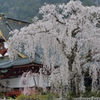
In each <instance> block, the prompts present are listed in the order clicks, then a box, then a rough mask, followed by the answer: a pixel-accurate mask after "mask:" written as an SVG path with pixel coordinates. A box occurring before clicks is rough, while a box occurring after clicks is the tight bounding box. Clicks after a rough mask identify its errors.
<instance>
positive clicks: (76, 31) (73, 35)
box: [71, 27, 81, 38]
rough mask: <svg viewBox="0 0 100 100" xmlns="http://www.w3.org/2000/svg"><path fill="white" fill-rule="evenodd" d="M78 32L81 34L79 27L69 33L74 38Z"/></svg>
mask: <svg viewBox="0 0 100 100" xmlns="http://www.w3.org/2000/svg"><path fill="white" fill-rule="evenodd" d="M78 32H81V30H80V27H77V28H75V29H74V30H72V32H71V33H72V37H73V38H74V37H75V36H76V34H77V33H78Z"/></svg>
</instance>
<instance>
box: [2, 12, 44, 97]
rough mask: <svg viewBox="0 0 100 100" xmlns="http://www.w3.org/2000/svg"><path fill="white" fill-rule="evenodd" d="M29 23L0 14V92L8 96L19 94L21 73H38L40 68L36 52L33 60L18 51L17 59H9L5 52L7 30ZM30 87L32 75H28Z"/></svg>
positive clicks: (33, 84)
mask: <svg viewBox="0 0 100 100" xmlns="http://www.w3.org/2000/svg"><path fill="white" fill-rule="evenodd" d="M29 24H30V23H29V22H25V21H21V20H16V19H12V18H8V17H6V16H4V15H3V14H0V92H1V93H6V95H8V96H14V95H15V96H18V95H19V94H20V92H21V91H20V89H22V88H23V85H22V86H21V85H20V84H19V83H20V80H21V75H22V74H23V73H25V72H27V73H28V72H29V71H31V72H32V73H39V69H40V68H42V66H43V65H42V64H41V63H40V62H39V59H40V58H39V56H38V53H37V54H36V57H35V60H34V61H30V60H29V59H28V58H26V57H25V58H24V57H23V54H21V53H20V55H19V57H18V59H16V60H14V61H11V60H10V59H9V57H8V54H7V47H8V46H7V40H8V38H9V36H10V35H9V32H10V31H12V30H14V29H18V30H20V28H22V27H24V26H28V25H29ZM30 80H31V81H29V82H30V83H29V85H30V87H34V86H35V82H34V79H33V77H30Z"/></svg>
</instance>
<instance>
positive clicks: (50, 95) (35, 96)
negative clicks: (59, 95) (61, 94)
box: [17, 93, 55, 100]
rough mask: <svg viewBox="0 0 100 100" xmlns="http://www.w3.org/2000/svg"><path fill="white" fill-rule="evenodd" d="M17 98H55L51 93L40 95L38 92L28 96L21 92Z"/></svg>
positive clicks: (21, 99) (49, 99)
mask: <svg viewBox="0 0 100 100" xmlns="http://www.w3.org/2000/svg"><path fill="white" fill-rule="evenodd" d="M17 100H55V99H54V96H53V95H52V94H50V93H49V94H46V95H40V94H33V95H30V96H26V95H23V94H21V95H20V96H18V97H17Z"/></svg>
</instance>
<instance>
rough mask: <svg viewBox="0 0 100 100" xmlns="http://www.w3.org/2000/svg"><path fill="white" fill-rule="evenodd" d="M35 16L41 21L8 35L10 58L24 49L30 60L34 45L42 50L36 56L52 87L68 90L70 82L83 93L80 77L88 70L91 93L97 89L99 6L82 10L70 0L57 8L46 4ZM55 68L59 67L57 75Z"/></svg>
mask: <svg viewBox="0 0 100 100" xmlns="http://www.w3.org/2000/svg"><path fill="white" fill-rule="evenodd" d="M39 13H40V14H41V15H42V19H41V20H39V19H38V18H36V17H35V19H34V22H33V23H32V24H30V25H29V26H28V27H24V28H22V29H21V30H20V31H18V30H14V31H12V32H11V34H13V36H12V37H10V38H9V44H10V47H9V48H8V53H9V56H10V58H11V59H14V58H16V56H17V53H16V52H15V51H14V49H16V50H18V51H20V52H22V51H23V50H24V53H25V55H27V56H28V57H29V58H32V59H34V57H35V52H36V46H38V47H40V48H42V50H43V54H42V55H41V54H40V56H41V60H42V63H43V64H44V65H46V66H47V68H48V69H51V81H50V82H51V84H55V85H56V86H55V87H56V88H58V83H60V84H61V83H62V85H63V86H66V85H67V86H68V87H72V86H71V83H73V82H74V83H75V87H76V92H78V91H84V90H85V86H84V77H85V73H86V72H87V71H88V72H89V75H90V76H91V78H92V90H93V91H94V90H97V79H98V77H99V76H100V74H99V73H98V71H99V69H100V64H99V61H100V53H99V52H100V23H99V22H100V7H94V6H91V7H88V6H85V7H84V6H83V5H82V4H81V2H80V1H70V2H69V3H67V4H60V5H53V4H51V5H49V4H46V5H44V6H43V7H41V8H40V11H39ZM55 65H59V67H60V68H59V69H58V70H59V71H57V72H59V73H58V74H57V73H56V70H57V69H55V68H54V66H55ZM55 73H56V74H55ZM59 81H60V82H59ZM99 83H100V82H99ZM78 89H79V90H78Z"/></svg>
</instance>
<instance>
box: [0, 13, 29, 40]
mask: <svg viewBox="0 0 100 100" xmlns="http://www.w3.org/2000/svg"><path fill="white" fill-rule="evenodd" d="M29 24H30V23H29V22H25V21H21V20H17V19H13V18H8V17H6V16H4V15H3V14H0V30H1V31H2V33H3V35H4V37H5V38H6V39H7V40H8V38H9V32H10V31H12V30H14V29H18V30H20V29H21V28H22V27H24V26H28V25H29Z"/></svg>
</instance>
